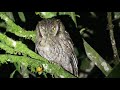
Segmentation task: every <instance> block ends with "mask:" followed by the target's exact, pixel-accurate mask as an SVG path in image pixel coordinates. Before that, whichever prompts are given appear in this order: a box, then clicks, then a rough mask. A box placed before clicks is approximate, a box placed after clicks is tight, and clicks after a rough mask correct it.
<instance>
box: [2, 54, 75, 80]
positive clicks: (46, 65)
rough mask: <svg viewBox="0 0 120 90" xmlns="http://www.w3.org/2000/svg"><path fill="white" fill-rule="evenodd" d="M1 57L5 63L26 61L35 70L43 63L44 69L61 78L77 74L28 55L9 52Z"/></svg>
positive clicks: (25, 63)
mask: <svg viewBox="0 0 120 90" xmlns="http://www.w3.org/2000/svg"><path fill="white" fill-rule="evenodd" d="M0 58H1V60H0V62H1V63H5V62H11V63H18V62H19V63H24V65H27V66H28V67H30V68H31V70H33V71H35V70H36V68H37V67H39V66H40V65H42V67H43V68H44V71H45V72H47V73H51V74H54V75H56V76H59V77H61V78H75V76H73V75H72V74H70V73H68V72H67V71H65V70H64V69H63V68H61V67H60V66H58V65H57V64H52V63H48V62H47V63H46V62H44V61H40V60H36V59H31V58H29V57H26V56H15V55H8V54H5V55H0Z"/></svg>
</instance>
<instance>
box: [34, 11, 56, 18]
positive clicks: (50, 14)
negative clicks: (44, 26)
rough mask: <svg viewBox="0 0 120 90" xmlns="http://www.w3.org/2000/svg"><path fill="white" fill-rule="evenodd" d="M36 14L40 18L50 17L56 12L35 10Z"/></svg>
mask: <svg viewBox="0 0 120 90" xmlns="http://www.w3.org/2000/svg"><path fill="white" fill-rule="evenodd" d="M35 13H36V15H39V16H40V17H41V18H52V17H54V16H57V12H35Z"/></svg>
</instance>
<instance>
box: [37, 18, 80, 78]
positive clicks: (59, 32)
mask: <svg viewBox="0 0 120 90" xmlns="http://www.w3.org/2000/svg"><path fill="white" fill-rule="evenodd" d="M36 32H37V33H36V42H35V50H36V51H37V52H38V53H39V54H40V55H41V56H42V57H44V58H46V59H47V60H49V61H50V62H54V63H57V64H59V65H60V66H61V67H63V68H64V69H65V70H67V71H68V72H70V73H72V74H74V75H75V76H78V66H77V65H78V61H77V57H76V55H75V51H74V48H73V43H72V40H71V38H70V36H69V34H68V32H67V31H66V30H65V27H64V25H63V23H62V22H61V20H60V19H55V18H51V19H44V20H42V21H39V22H38V24H37V26H36Z"/></svg>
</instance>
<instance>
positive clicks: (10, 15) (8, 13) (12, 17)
mask: <svg viewBox="0 0 120 90" xmlns="http://www.w3.org/2000/svg"><path fill="white" fill-rule="evenodd" d="M5 14H6V15H7V16H8V17H9V18H10V19H11V20H12V21H15V19H14V16H13V13H12V12H5Z"/></svg>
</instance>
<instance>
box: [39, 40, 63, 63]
mask: <svg viewBox="0 0 120 90" xmlns="http://www.w3.org/2000/svg"><path fill="white" fill-rule="evenodd" d="M38 49H39V52H38V53H39V54H40V55H41V56H43V57H44V58H46V59H48V60H49V61H55V60H57V59H58V58H59V57H60V54H61V53H62V50H61V46H60V45H59V44H58V42H57V40H55V39H54V40H53V39H47V40H41V42H40V46H39V47H38Z"/></svg>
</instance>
